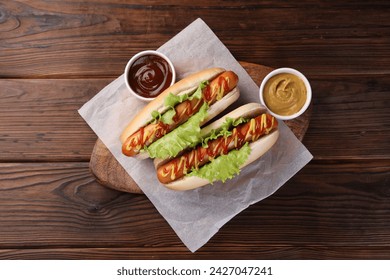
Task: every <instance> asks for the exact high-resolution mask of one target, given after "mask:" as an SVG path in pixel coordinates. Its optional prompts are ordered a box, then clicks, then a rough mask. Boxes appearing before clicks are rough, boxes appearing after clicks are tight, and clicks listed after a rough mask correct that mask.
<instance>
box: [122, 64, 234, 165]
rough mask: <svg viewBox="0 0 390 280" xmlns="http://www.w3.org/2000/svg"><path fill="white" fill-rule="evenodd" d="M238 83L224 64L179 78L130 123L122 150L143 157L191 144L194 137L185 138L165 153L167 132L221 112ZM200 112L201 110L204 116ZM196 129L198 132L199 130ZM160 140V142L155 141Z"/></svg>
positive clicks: (202, 120)
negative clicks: (221, 66) (224, 67)
mask: <svg viewBox="0 0 390 280" xmlns="http://www.w3.org/2000/svg"><path fill="white" fill-rule="evenodd" d="M237 83H238V76H237V75H236V74H235V73H234V72H232V71H226V70H225V69H223V68H210V69H206V70H203V71H200V72H198V73H195V74H192V75H190V76H187V77H186V78H184V79H183V80H181V81H179V82H177V83H176V84H174V85H173V86H171V87H169V88H168V89H166V90H165V91H164V92H163V93H162V94H160V95H159V96H158V97H157V98H156V99H155V100H153V101H152V102H150V103H149V104H148V105H147V106H145V107H144V109H143V110H141V111H140V112H139V113H138V114H137V116H136V117H135V118H134V119H133V120H132V121H131V122H130V123H129V124H128V126H127V127H126V128H125V130H124V131H123V133H122V135H121V137H120V139H121V142H122V153H123V154H124V155H126V156H131V157H137V158H141V159H142V158H147V157H162V158H166V157H168V156H173V155H174V154H175V153H176V152H175V151H177V152H178V151H179V150H181V149H183V148H185V147H186V146H188V145H191V144H192V141H193V140H192V139H191V140H188V139H185V141H184V143H181V144H182V145H183V147H177V148H175V149H171V150H175V151H173V152H172V151H169V154H166V153H164V151H165V150H164V149H163V147H162V146H163V145H162V143H163V138H165V137H164V136H166V135H168V134H170V132H172V131H174V130H176V129H177V128H179V127H180V126H181V125H183V124H185V123H186V122H187V121H188V122H189V123H188V124H187V125H190V124H191V121H192V122H193V123H194V125H193V126H196V125H195V123H197V124H198V127H200V126H202V125H203V124H204V123H206V122H207V121H208V120H210V119H212V118H213V117H215V116H216V115H217V114H219V113H220V112H222V111H223V110H224V109H225V108H227V107H228V106H229V105H230V104H232V103H233V102H234V101H236V100H237V99H238V97H239V90H238V87H237ZM172 102H175V103H173V104H172ZM198 113H202V114H203V117H200V116H199V114H198ZM195 115H198V117H197V118H198V119H197V120H196V121H195V120H193V119H192V117H194V118H195ZM156 117H157V118H156ZM191 119H192V120H191ZM190 120H191V121H190ZM183 130H185V128H183ZM188 130H189V129H188ZM193 132H194V133H196V130H193ZM185 137H187V136H185ZM176 138H180V136H176ZM193 138H196V137H195V136H194V137H193ZM158 140H159V141H160V142H159V143H161V144H158V143H156V142H158ZM175 140H176V139H175ZM175 140H172V142H175ZM195 140H196V139H195ZM179 141H180V139H179ZM195 142H196V141H195ZM152 144H153V145H152ZM164 144H166V143H164ZM160 146H161V147H160Z"/></svg>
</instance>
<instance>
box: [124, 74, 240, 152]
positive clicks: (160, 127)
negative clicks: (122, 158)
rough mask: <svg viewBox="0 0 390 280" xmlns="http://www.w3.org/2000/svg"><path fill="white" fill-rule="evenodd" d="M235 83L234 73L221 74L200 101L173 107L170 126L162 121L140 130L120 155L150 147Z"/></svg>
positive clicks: (206, 89)
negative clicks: (173, 111)
mask: <svg viewBox="0 0 390 280" xmlns="http://www.w3.org/2000/svg"><path fill="white" fill-rule="evenodd" d="M237 83H238V76H237V75H236V74H235V73H234V72H232V71H225V72H223V73H222V74H220V75H219V76H217V77H216V78H215V79H213V80H212V81H211V82H210V83H209V84H208V85H207V86H206V87H205V88H203V90H202V99H197V98H193V99H192V100H186V101H184V102H182V103H180V104H178V105H176V106H175V111H176V113H175V115H174V116H173V118H172V120H173V123H172V124H164V123H163V122H162V121H157V122H156V123H150V124H148V125H146V126H144V127H142V128H140V129H139V130H137V131H136V132H134V133H133V134H132V135H130V136H129V137H128V138H127V139H126V141H125V142H124V143H123V145H122V153H123V154H125V155H127V156H135V155H136V154H138V153H139V152H140V150H142V149H143V147H145V146H148V145H150V144H151V143H153V142H154V141H156V140H157V139H159V138H161V137H163V136H164V135H165V134H167V133H169V132H171V131H172V130H174V129H175V128H176V127H178V126H179V125H181V124H183V123H184V122H186V121H187V120H188V119H189V118H190V117H191V116H192V115H194V114H195V113H197V112H198V111H199V110H200V108H201V107H202V105H203V103H204V102H207V104H208V105H209V106H210V105H212V104H214V103H215V102H217V101H218V100H220V99H222V98H223V96H225V95H226V94H227V93H229V92H230V91H231V90H233V89H234V88H235V87H236V86H237Z"/></svg>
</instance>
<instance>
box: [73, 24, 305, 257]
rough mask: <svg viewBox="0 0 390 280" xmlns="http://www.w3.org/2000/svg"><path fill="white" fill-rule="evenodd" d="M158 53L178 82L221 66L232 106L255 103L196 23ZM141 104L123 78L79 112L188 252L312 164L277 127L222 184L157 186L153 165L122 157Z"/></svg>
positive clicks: (223, 52)
mask: <svg viewBox="0 0 390 280" xmlns="http://www.w3.org/2000/svg"><path fill="white" fill-rule="evenodd" d="M199 34H201V35H202V36H199ZM158 50H159V51H161V52H162V53H164V54H165V55H167V56H168V57H169V58H170V59H171V60H172V62H173V64H174V66H175V68H176V71H177V79H181V78H182V77H183V76H186V75H188V74H189V73H192V72H196V71H198V70H201V69H204V68H207V67H214V66H218V67H224V68H226V69H230V70H233V71H234V72H236V73H237V75H238V76H239V78H240V82H239V88H240V91H241V97H240V99H239V100H238V102H237V104H235V106H236V107H237V106H238V105H241V104H245V103H247V102H258V103H259V102H260V100H259V97H258V90H259V88H258V86H257V85H256V84H255V83H254V81H253V80H252V79H251V78H250V76H249V75H248V73H247V72H246V71H245V70H244V69H243V68H242V67H241V65H240V64H239V63H238V62H237V61H236V59H235V58H234V57H233V56H232V55H231V53H230V52H229V50H228V49H227V48H226V47H225V46H224V45H223V43H222V42H221V41H220V40H219V39H218V38H217V36H216V35H215V34H214V33H213V32H212V31H211V29H210V28H209V27H208V26H207V25H206V24H205V22H204V21H202V20H201V19H197V20H195V21H194V22H193V23H191V24H190V25H189V26H188V27H186V28H185V29H184V30H183V31H181V32H180V33H179V34H177V35H176V36H175V37H173V38H172V39H171V40H170V41H168V42H167V43H165V44H164V45H163V46H161V47H160V48H159V49H158ZM129 59H130V58H129ZM144 105H145V103H144V102H142V101H138V100H137V99H136V98H134V97H133V96H132V95H131V94H130V93H129V92H128V91H127V89H126V86H125V83H124V77H123V75H122V76H120V77H118V78H117V79H116V80H115V81H113V82H112V83H110V84H109V85H108V86H106V87H105V88H104V89H103V90H101V91H100V92H99V93H98V94H97V95H96V96H94V97H93V98H92V99H91V100H90V101H88V102H87V103H86V104H84V106H83V107H82V108H81V109H80V110H79V113H80V115H81V116H82V117H83V118H84V119H85V121H86V122H87V123H88V124H89V125H90V127H91V128H92V129H93V131H94V132H95V133H96V134H97V136H98V137H99V138H100V139H101V140H102V141H103V143H104V144H105V145H106V146H107V147H108V149H109V150H110V151H111V153H112V154H113V155H114V156H115V158H116V159H117V160H118V161H119V162H120V164H121V165H122V166H123V167H124V168H125V170H126V171H127V172H128V173H129V175H130V176H131V177H132V178H133V179H134V180H135V182H136V183H137V184H138V186H139V187H140V188H141V189H142V190H143V192H144V193H145V194H146V195H147V197H148V198H149V199H150V201H151V202H152V203H153V204H154V206H155V207H156V209H157V210H158V211H159V212H160V213H161V215H162V216H163V217H164V218H165V219H166V221H167V222H168V223H169V224H170V226H171V227H172V228H173V230H174V231H175V232H176V234H177V235H178V236H179V238H180V239H181V240H182V241H183V243H184V244H185V245H186V246H187V247H188V248H189V250H191V251H192V252H194V251H196V250H198V249H199V248H200V247H202V246H203V245H204V244H205V243H206V242H207V241H208V240H209V239H210V238H211V237H212V236H213V235H214V234H215V233H216V232H218V230H219V229H220V228H221V227H222V226H223V225H224V224H225V223H226V222H228V221H229V220H230V219H231V218H233V217H234V216H235V215H237V214H238V213H240V212H241V211H242V210H244V209H245V208H247V207H248V206H249V205H251V204H253V203H256V202H258V201H260V200H262V199H264V198H266V197H268V196H269V195H271V194H273V193H274V192H275V191H276V190H277V189H278V188H280V187H281V186H282V185H283V184H284V183H285V182H286V181H287V180H289V179H290V178H291V177H292V176H293V175H294V174H295V173H297V172H298V171H299V170H300V169H301V168H302V167H303V166H305V165H306V164H307V163H308V162H309V161H310V160H311V159H312V155H311V154H310V152H309V151H308V150H307V149H306V148H305V147H304V146H303V145H302V144H301V142H300V141H299V140H298V139H297V138H296V137H295V136H294V134H293V133H292V132H291V131H290V129H289V128H288V127H287V126H286V125H285V124H284V123H282V122H280V137H279V139H278V141H277V143H276V144H275V145H274V146H273V147H272V148H271V150H270V151H268V152H267V153H266V154H265V155H264V156H263V157H262V158H261V159H260V160H258V161H256V162H254V163H252V164H251V165H249V166H247V167H246V168H245V169H244V170H242V172H241V173H240V175H239V176H237V177H235V178H234V179H232V180H229V181H227V182H225V184H222V183H219V182H218V183H214V184H213V185H208V186H206V187H203V188H200V189H196V190H192V191H185V192H177V191H172V190H169V189H167V188H165V187H163V186H162V185H161V184H160V183H159V182H158V180H157V178H156V176H155V170H154V167H153V163H152V160H149V159H148V160H143V161H140V160H136V159H132V158H128V157H126V156H123V155H122V153H121V144H120V141H119V135H120V134H121V132H122V130H123V129H124V128H125V127H126V125H127V124H128V122H129V120H131V119H132V117H133V116H134V115H135V114H136V113H137V112H138V111H139V110H140V109H141V108H142V107H143V106H144ZM145 223H148V221H147V220H146V221H145Z"/></svg>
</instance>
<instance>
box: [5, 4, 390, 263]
mask: <svg viewBox="0 0 390 280" xmlns="http://www.w3.org/2000/svg"><path fill="white" fill-rule="evenodd" d="M333 2H334V3H329V1H326V2H325V1H324V2H320V1H317V2H312V1H304V2H303V3H293V2H288V1H283V2H277V3H275V1H261V3H260V1H229V2H225V1H213V2H210V1H203V0H199V1H195V2H194V1H187V0H183V1H171V2H170V1H158V0H156V1H147V2H146V1H145V5H143V4H142V3H141V4H140V3H138V4H131V3H130V1H125V0H111V1H108V0H94V1H92V0H84V1H71V0H67V1H40V0H35V1H32V0H31V1H28V0H26V1H12V0H7V1H6V0H1V1H0V258H3V259H112V258H113V259H172V258H177V259H351V258H352V259H381V258H386V259H388V258H390V222H389V221H390V206H389V205H390V180H389V179H390V145H389V144H390V143H389V139H390V114H389V104H390V79H389V75H390V59H389V57H390V48H389V45H390V20H389V12H390V5H389V3H388V2H387V1H343V2H345V3H341V2H339V1H333ZM349 2H350V3H349ZM179 3H180V4H179ZM198 17H201V18H202V19H203V20H204V21H205V22H206V23H207V24H208V25H209V26H210V27H211V28H212V29H213V31H214V32H215V33H216V35H217V36H218V37H219V38H220V39H221V41H222V42H223V43H224V44H225V45H226V46H227V47H228V48H229V49H230V51H231V52H232V54H233V55H234V56H235V57H236V59H237V60H240V61H247V62H252V63H257V64H262V65H268V66H270V67H273V68H277V67H283V66H288V67H293V68H296V69H299V70H300V71H302V72H303V73H305V74H306V75H307V77H308V78H309V80H310V81H311V84H312V88H313V93H314V100H313V113H312V119H311V123H310V127H309V129H308V131H307V133H306V136H305V138H304V141H303V143H304V144H305V145H306V147H307V148H308V149H309V150H310V151H311V152H312V153H313V155H314V160H313V161H312V162H310V164H308V165H307V166H306V167H305V168H304V169H302V170H301V171H300V172H299V173H298V174H297V175H296V176H294V177H293V178H292V179H291V180H290V181H288V182H287V183H286V184H285V185H284V186H283V187H282V188H281V189H280V190H278V191H277V192H276V193H275V194H274V195H273V196H271V197H269V198H268V199H266V200H263V201H261V202H259V203H257V204H255V205H253V206H251V207H249V208H248V209H247V210H245V211H243V212H242V213H240V214H239V215H238V216H236V217H235V218H234V219H233V220H231V221H230V222H229V223H228V224H226V225H225V226H224V227H222V228H221V230H220V231H219V232H218V233H217V234H216V235H215V236H214V237H213V238H212V239H211V240H210V241H209V242H208V243H207V244H206V245H205V246H204V247H202V248H201V249H200V250H199V251H197V252H196V253H194V254H193V253H190V252H189V250H188V249H187V248H186V247H185V246H184V245H183V244H182V242H181V241H180V240H179V238H178V237H177V236H176V234H175V233H174V232H173V230H172V229H171V228H170V226H169V225H168V224H167V223H166V221H165V220H164V219H163V218H162V217H161V216H160V214H159V213H158V212H157V211H156V210H155V208H154V207H153V205H152V204H151V203H150V202H149V201H148V199H147V198H146V197H145V196H144V195H136V194H127V193H123V192H119V191H114V190H111V189H108V188H105V187H103V186H101V185H100V184H99V183H97V182H96V180H95V179H94V177H93V176H92V175H91V173H90V172H89V169H88V162H89V159H90V155H91V151H92V148H93V146H94V143H95V141H96V136H95V134H94V133H93V132H92V131H91V129H90V128H89V127H88V126H87V124H86V123H85V122H84V120H83V119H82V118H81V117H80V116H79V115H78V113H77V109H79V108H80V107H81V105H82V104H84V103H85V102H86V101H88V100H89V99H90V98H92V97H93V96H94V95H95V94H96V93H97V92H99V91H100V90H101V89H102V88H103V87H104V86H105V85H107V84H108V83H110V82H111V81H112V80H114V79H115V78H116V77H117V76H119V75H120V74H121V73H122V71H123V69H124V67H125V64H126V62H127V60H128V59H129V58H130V57H131V56H132V55H134V54H135V53H136V52H138V51H141V50H145V49H156V48H158V47H159V46H160V45H162V44H163V43H165V42H166V41H168V40H169V39H170V38H172V37H173V36H174V35H175V34H177V33H178V32H179V31H181V30H182V29H183V28H185V27H186V26H187V25H188V24H190V23H191V22H192V21H193V20H195V19H196V18H198ZM200 36H201V34H200ZM194 39H196V38H194Z"/></svg>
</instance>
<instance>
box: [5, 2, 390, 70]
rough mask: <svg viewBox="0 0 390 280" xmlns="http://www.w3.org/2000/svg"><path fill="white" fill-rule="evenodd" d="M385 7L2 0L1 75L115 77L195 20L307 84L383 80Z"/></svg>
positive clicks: (246, 54)
mask: <svg viewBox="0 0 390 280" xmlns="http://www.w3.org/2000/svg"><path fill="white" fill-rule="evenodd" d="M343 2H344V1H343ZM388 9H389V5H388V3H384V2H383V1H377V2H373V3H372V2H371V1H370V4H367V2H363V1H348V2H346V3H337V2H335V1H330V2H325V1H321V2H317V3H312V2H310V1H309V2H307V1H304V2H302V3H294V4H290V3H286V2H284V1H283V2H276V3H275V2H274V1H262V2H261V3H259V2H258V1H245V2H237V3H235V2H234V1H229V2H228V3H227V2H225V1H213V3H210V1H205V0H201V1H196V2H193V1H183V2H180V3H178V2H177V1H175V2H167V1H148V2H147V3H146V4H145V3H144V4H142V2H141V4H134V3H128V1H105V0H98V1H95V0H94V1H92V0H86V1H82V2H80V1H55V2H47V1H43V0H40V1H36V0H34V1H33V0H29V1H23V2H19V1H2V2H1V5H0V11H1V13H0V14H1V15H2V19H1V20H2V28H1V29H0V49H1V50H2V52H0V60H1V61H2V63H1V64H0V77H8V78H16V77H18V78H20V77H57V78H64V77H66V78H72V77H85V76H91V75H92V76H95V77H96V76H100V77H107V76H110V77H115V76H118V75H120V74H121V73H122V72H123V69H124V67H125V65H126V62H127V60H128V59H129V58H130V57H131V56H132V55H134V54H135V53H136V52H138V51H140V50H144V49H156V48H158V47H159V46H160V45H161V44H163V43H164V42H166V41H168V40H169V39H170V38H171V37H172V36H174V35H175V34H177V33H178V32H179V31H180V30H182V29H183V28H184V27H186V26H187V25H188V24H189V23H190V22H192V21H193V20H195V19H196V18H198V17H201V18H203V19H204V20H205V21H206V22H207V23H208V24H209V26H210V27H211V28H212V29H213V31H214V32H215V33H216V35H217V36H219V37H220V38H223V42H224V43H225V44H226V46H227V47H228V48H229V49H230V50H231V52H232V54H233V55H235V56H236V58H237V59H238V60H242V61H250V62H253V63H257V64H261V65H271V66H273V67H275V68H277V67H283V66H294V67H296V68H299V69H300V70H302V71H303V72H304V73H310V75H309V78H311V77H312V75H350V74H357V73H360V74H364V75H375V74H389V69H390V62H389V60H388V59H387V55H386V53H387V49H388V45H389V43H390V28H389V27H390V23H389V20H388ZM232 11H234V12H232ZM221 18H223V19H225V20H220V19H221ZM226 19H228V20H226ZM378 34H380V36H378ZM243 45H245V47H243ZM362 46H364V47H362ZM47 61H50V62H51V63H47ZM15 66H16V67H15Z"/></svg>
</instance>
